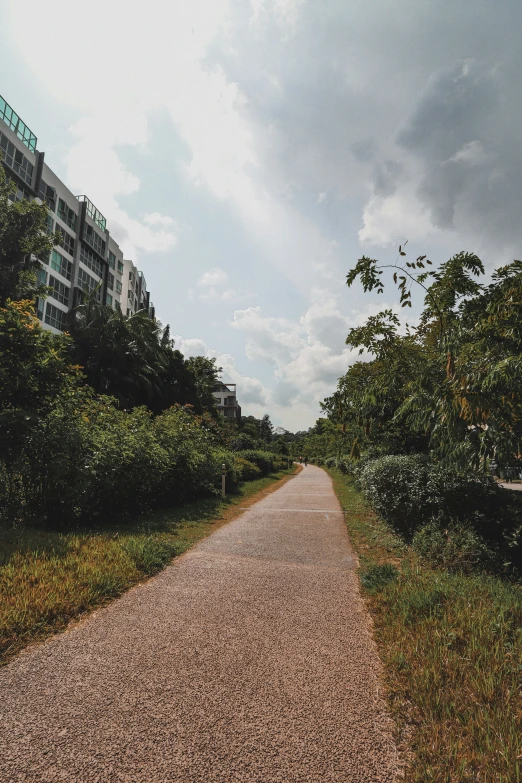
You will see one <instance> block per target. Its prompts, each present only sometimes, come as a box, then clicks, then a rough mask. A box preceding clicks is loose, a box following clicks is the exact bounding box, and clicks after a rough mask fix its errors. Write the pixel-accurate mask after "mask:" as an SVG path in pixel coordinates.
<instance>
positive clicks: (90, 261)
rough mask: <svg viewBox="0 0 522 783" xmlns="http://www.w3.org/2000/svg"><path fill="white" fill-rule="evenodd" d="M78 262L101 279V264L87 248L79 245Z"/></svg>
mask: <svg viewBox="0 0 522 783" xmlns="http://www.w3.org/2000/svg"><path fill="white" fill-rule="evenodd" d="M80 261H81V262H82V264H85V266H86V267H88V268H89V269H90V270H91V271H92V272H94V274H95V275H98V277H103V264H102V262H101V261H99V260H98V259H97V258H96V256H95V255H94V253H92V252H91V251H90V250H89V248H87V247H84V246H83V245H80Z"/></svg>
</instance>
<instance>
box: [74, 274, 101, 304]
mask: <svg viewBox="0 0 522 783" xmlns="http://www.w3.org/2000/svg"><path fill="white" fill-rule="evenodd" d="M78 287H79V288H81V289H82V291H85V292H86V293H89V292H90V291H94V289H95V288H98V290H97V291H96V299H97V300H98V301H101V293H100V288H101V286H100V281H99V280H96V279H95V278H94V277H91V276H90V275H89V274H87V272H86V271H85V270H84V269H81V268H80V269H79V270H78Z"/></svg>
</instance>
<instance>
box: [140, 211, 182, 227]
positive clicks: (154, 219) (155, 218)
mask: <svg viewBox="0 0 522 783" xmlns="http://www.w3.org/2000/svg"><path fill="white" fill-rule="evenodd" d="M143 220H144V221H145V223H148V224H149V226H174V225H175V224H176V221H175V220H174V219H173V218H171V217H169V216H168V215H162V214H161V213H160V212H151V213H150V214H148V215H144V216H143Z"/></svg>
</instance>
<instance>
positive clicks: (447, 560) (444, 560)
mask: <svg viewBox="0 0 522 783" xmlns="http://www.w3.org/2000/svg"><path fill="white" fill-rule="evenodd" d="M412 546H413V549H414V551H415V552H416V553H417V554H418V555H419V556H420V557H421V558H422V559H423V560H424V561H425V562H427V563H429V564H430V565H433V566H435V567H437V568H443V569H446V570H447V571H450V572H451V573H463V574H471V573H473V572H474V571H480V570H493V569H494V568H495V567H497V568H498V564H497V563H496V562H495V561H496V560H497V559H498V558H497V557H496V553H495V552H494V551H492V549H491V548H490V547H488V545H487V544H486V542H485V540H484V538H482V536H480V535H479V533H477V531H476V530H474V529H473V528H472V527H471V526H470V525H469V524H461V523H450V524H449V525H448V526H447V527H444V526H443V525H441V524H440V522H430V523H428V524H427V525H423V526H422V527H420V528H419V529H418V530H417V531H416V533H415V535H414V536H413V540H412Z"/></svg>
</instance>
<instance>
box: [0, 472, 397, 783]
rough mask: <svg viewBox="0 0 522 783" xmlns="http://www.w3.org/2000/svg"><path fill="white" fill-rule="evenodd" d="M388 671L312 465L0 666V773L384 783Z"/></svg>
mask: <svg viewBox="0 0 522 783" xmlns="http://www.w3.org/2000/svg"><path fill="white" fill-rule="evenodd" d="M379 666H380V664H379V661H378V658H377V654H376V650H375V646H374V643H373V640H372V637H371V632H370V626H369V621H368V619H367V616H366V613H365V612H364V609H363V605H362V601H361V599H360V597H359V593H358V588H357V580H356V575H355V572H354V558H353V555H352V551H351V548H350V544H349V541H348V536H347V532H346V527H345V525H344V521H343V515H342V512H341V511H340V507H339V503H338V501H337V499H336V497H335V495H334V492H333V489H332V484H331V481H330V479H329V477H328V476H327V474H326V473H325V472H324V471H322V470H320V469H319V468H316V467H313V466H309V467H307V468H305V469H304V470H303V471H302V472H301V473H300V474H299V475H297V476H296V477H295V478H293V479H292V480H291V481H289V482H287V483H286V484H285V485H283V486H282V487H281V488H280V489H279V490H277V491H276V492H274V493H272V494H269V495H267V496H266V497H265V498H264V499H263V500H261V501H260V502H259V503H257V504H255V505H254V506H252V507H251V508H250V509H248V510H246V511H245V513H244V514H242V515H241V516H240V517H239V518H237V519H236V520H234V521H233V522H231V523H229V524H228V525H226V526H224V527H222V528H220V529H219V530H217V531H216V532H215V533H214V534H213V535H212V536H210V537H209V538H207V539H205V540H204V541H203V542H201V543H200V544H199V545H198V546H197V547H195V548H194V549H193V550H191V551H190V552H188V553H187V554H185V555H183V556H182V557H180V558H179V559H178V560H176V561H175V562H174V563H173V565H171V566H169V567H168V568H167V569H166V570H165V571H163V572H162V573H161V574H160V575H159V576H157V577H156V578H154V579H152V580H150V581H148V582H146V583H144V584H142V585H139V586H137V587H135V588H133V589H132V590H130V591H129V592H128V593H126V594H125V595H124V596H123V597H122V598H120V599H118V600H117V601H115V602H114V603H112V604H111V605H110V606H108V607H106V608H104V609H101V610H99V611H97V612H95V613H94V614H92V615H91V616H90V617H89V618H87V619H86V620H85V621H84V622H82V623H81V624H79V625H77V626H76V627H74V628H71V629H70V630H68V631H67V632H65V633H63V634H60V635H58V636H55V637H53V638H52V639H50V640H49V641H47V642H45V643H44V644H42V645H40V646H38V647H34V648H33V649H31V650H28V651H26V652H25V653H23V654H21V655H20V656H19V657H18V658H17V659H15V660H14V661H13V662H12V663H10V664H9V665H8V666H6V667H5V668H4V669H2V670H0V781H2V783H8V781H9V783H11V781H35V782H36V781H38V783H47V782H48V781H53V782H54V781H67V783H83V782H85V783H106V782H107V783H108V782H109V781H110V783H121V782H122V781H126V782H127V781H128V783H142V782H143V783H163V782H164V781H165V782H166V781H183V783H218V781H219V783H233V781H241V783H276V781H278V782H279V783H297V782H298V781H299V782H301V781H302V782H303V783H305V782H306V783H312V782H313V783H334V781H335V783H344V782H349V783H356V781H357V783H358V782H359V781H360V783H363V781H364V783H389V782H391V781H395V780H396V774H397V773H396V770H397V759H396V751H395V747H394V744H393V740H392V737H391V733H390V722H389V719H388V718H387V715H386V712H385V709H384V705H383V703H382V701H381V697H380V692H379V691H380V686H379V679H378V677H379Z"/></svg>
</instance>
